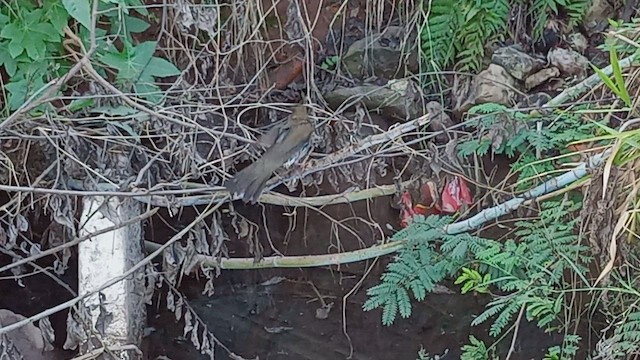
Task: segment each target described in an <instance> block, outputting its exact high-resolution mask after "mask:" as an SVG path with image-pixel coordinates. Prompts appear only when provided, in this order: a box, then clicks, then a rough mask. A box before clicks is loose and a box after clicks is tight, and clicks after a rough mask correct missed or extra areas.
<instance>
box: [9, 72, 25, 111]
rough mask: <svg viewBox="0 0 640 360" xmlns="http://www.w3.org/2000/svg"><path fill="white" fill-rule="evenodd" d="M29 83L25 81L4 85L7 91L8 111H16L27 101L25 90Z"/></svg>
mask: <svg viewBox="0 0 640 360" xmlns="http://www.w3.org/2000/svg"><path fill="white" fill-rule="evenodd" d="M28 86H29V82H28V81H27V80H24V79H23V80H20V81H12V82H10V83H8V84H6V85H5V89H7V91H9V96H8V97H9V99H8V105H9V109H11V110H17V109H18V108H19V107H20V106H22V104H23V103H24V101H25V100H26V99H27V89H28Z"/></svg>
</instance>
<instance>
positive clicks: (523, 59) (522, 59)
mask: <svg viewBox="0 0 640 360" xmlns="http://www.w3.org/2000/svg"><path fill="white" fill-rule="evenodd" d="M491 62H492V63H494V64H496V65H500V66H502V67H503V68H504V69H505V70H506V71H507V72H508V73H509V74H510V75H511V76H513V77H515V78H516V79H518V80H524V79H525V78H526V77H527V76H529V75H530V74H532V73H534V72H536V71H538V70H540V69H542V67H543V66H544V64H545V61H544V60H543V59H539V58H536V57H533V56H531V55H529V54H527V53H525V52H524V51H523V50H522V49H521V48H520V46H517V45H512V46H506V47H501V48H499V49H497V50H496V51H494V52H493V55H492V56H491Z"/></svg>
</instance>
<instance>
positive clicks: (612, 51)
mask: <svg viewBox="0 0 640 360" xmlns="http://www.w3.org/2000/svg"><path fill="white" fill-rule="evenodd" d="M609 59H610V62H611V67H612V68H613V76H614V78H615V79H616V85H617V89H618V92H619V94H618V95H619V96H620V98H621V99H622V101H624V103H625V105H627V106H628V107H631V97H630V96H629V92H628V91H627V85H626V84H625V82H624V78H623V77H622V70H621V69H620V62H618V54H617V53H616V48H615V46H612V47H611V48H609Z"/></svg>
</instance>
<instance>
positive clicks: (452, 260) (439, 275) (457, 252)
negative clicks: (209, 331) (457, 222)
mask: <svg viewBox="0 0 640 360" xmlns="http://www.w3.org/2000/svg"><path fill="white" fill-rule="evenodd" d="M449 221H450V219H449V218H448V217H443V218H439V217H437V216H430V217H428V218H424V217H422V216H418V217H416V218H414V220H413V221H412V225H411V226H409V227H407V228H406V229H403V230H401V231H399V232H398V233H396V234H395V236H394V238H395V239H403V240H404V241H406V246H405V247H404V248H403V249H402V250H401V251H400V252H399V253H398V255H397V256H396V257H395V259H394V261H393V262H391V263H390V264H389V265H388V266H387V272H385V273H384V274H383V275H382V277H381V283H380V284H378V285H376V286H374V287H372V288H370V289H368V290H367V295H369V299H368V300H367V301H366V302H365V304H364V305H363V309H364V310H365V311H369V310H373V309H376V308H379V307H382V308H383V311H382V323H383V324H384V325H391V324H392V323H393V322H394V321H395V319H396V317H397V315H398V313H400V316H402V317H403V318H408V317H409V316H411V311H412V307H411V298H410V295H413V297H414V298H415V299H416V300H418V301H422V300H424V299H425V298H426V296H427V293H429V292H431V291H433V289H434V287H435V285H436V284H438V283H439V282H440V281H442V280H443V279H444V278H445V277H446V276H450V275H453V274H455V273H456V272H457V271H458V269H459V268H460V266H461V265H462V264H463V262H464V260H465V258H466V254H467V248H468V247H469V243H475V242H482V240H481V239H478V238H474V237H472V236H470V235H468V234H463V235H456V236H452V235H447V234H445V233H444V231H443V229H444V226H445V225H447V224H448V222H449ZM439 244H441V245H442V250H443V251H442V252H441V251H439V249H438V246H437V245H439Z"/></svg>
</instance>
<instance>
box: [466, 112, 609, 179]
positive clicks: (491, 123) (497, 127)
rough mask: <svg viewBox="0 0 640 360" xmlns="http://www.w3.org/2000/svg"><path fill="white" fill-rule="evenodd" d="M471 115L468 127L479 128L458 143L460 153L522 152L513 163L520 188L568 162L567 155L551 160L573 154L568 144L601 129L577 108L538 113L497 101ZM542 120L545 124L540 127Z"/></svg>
mask: <svg viewBox="0 0 640 360" xmlns="http://www.w3.org/2000/svg"><path fill="white" fill-rule="evenodd" d="M468 116H470V117H471V119H470V120H469V121H468V122H467V123H468V127H469V128H471V129H474V130H476V131H475V132H474V134H476V135H475V138H472V139H466V140H465V141H461V142H460V143H459V144H458V154H459V155H460V156H469V155H472V154H477V155H479V156H484V155H486V154H487V153H489V151H490V150H491V153H492V154H494V155H500V154H505V155H507V156H508V157H510V158H512V157H514V156H516V155H519V157H518V159H517V160H516V161H515V162H514V163H512V164H511V168H512V169H513V170H514V171H515V172H517V173H518V176H519V185H518V189H519V190H522V189H526V188H529V187H531V186H533V185H535V182H534V179H535V178H537V177H539V176H540V174H544V173H546V172H549V171H551V170H553V169H555V167H556V166H557V165H561V164H563V163H566V162H568V161H569V159H568V158H567V157H561V158H559V159H556V160H548V159H550V158H552V157H554V156H557V155H565V154H569V153H570V150H569V149H567V144H569V143H570V142H573V141H576V140H583V139H586V138H590V137H592V136H594V135H595V134H596V132H597V131H598V130H599V127H598V125H597V123H594V122H589V121H585V120H583V119H582V118H581V116H580V115H579V114H578V113H577V112H572V113H568V112H562V111H556V112H554V113H552V114H550V115H546V116H542V115H535V116H534V115H531V114H529V113H525V112H523V111H517V110H511V109H509V108H507V107H506V106H504V105H499V104H493V103H487V104H480V105H476V106H474V107H473V108H471V109H470V110H469V112H468ZM538 122H540V123H541V124H542V125H543V126H542V127H541V129H540V130H538V128H537V123H538ZM542 180H546V179H542Z"/></svg>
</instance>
